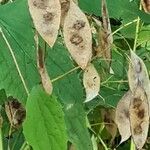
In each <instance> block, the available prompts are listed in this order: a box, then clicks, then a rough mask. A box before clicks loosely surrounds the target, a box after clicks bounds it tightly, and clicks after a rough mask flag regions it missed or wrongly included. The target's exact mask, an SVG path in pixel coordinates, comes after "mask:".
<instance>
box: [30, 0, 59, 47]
mask: <svg viewBox="0 0 150 150" xmlns="http://www.w3.org/2000/svg"><path fill="white" fill-rule="evenodd" d="M28 5H29V10H30V14H31V16H32V19H33V22H34V25H35V28H36V29H37V31H38V32H39V34H40V35H41V36H42V37H43V39H44V40H45V41H46V42H47V43H48V44H49V46H51V47H53V45H54V43H55V41H56V39H57V34H58V30H59V26H60V18H61V6H60V2H59V0H28Z"/></svg>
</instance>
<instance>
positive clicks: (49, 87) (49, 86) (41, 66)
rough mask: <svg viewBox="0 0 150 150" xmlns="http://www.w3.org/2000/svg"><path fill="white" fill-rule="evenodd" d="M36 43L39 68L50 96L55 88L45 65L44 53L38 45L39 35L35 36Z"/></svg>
mask: <svg viewBox="0 0 150 150" xmlns="http://www.w3.org/2000/svg"><path fill="white" fill-rule="evenodd" d="M35 42H36V48H37V66H38V71H39V74H40V76H41V81H42V85H43V87H44V89H45V91H46V92H47V93H48V94H52V91H53V86H52V83H51V80H50V77H49V75H48V73H47V70H46V67H45V64H44V52H43V50H42V49H41V48H40V46H39V44H38V35H37V34H35Z"/></svg>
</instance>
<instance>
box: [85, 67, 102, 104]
mask: <svg viewBox="0 0 150 150" xmlns="http://www.w3.org/2000/svg"><path fill="white" fill-rule="evenodd" d="M83 85H84V88H85V91H86V100H85V102H89V101H91V100H92V99H93V98H95V97H96V96H97V95H98V92H99V90H100V76H99V74H98V72H97V70H96V69H95V67H94V65H92V64H89V65H88V66H87V68H86V69H85V70H84V73H83Z"/></svg>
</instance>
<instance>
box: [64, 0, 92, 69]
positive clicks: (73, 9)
mask: <svg viewBox="0 0 150 150" xmlns="http://www.w3.org/2000/svg"><path fill="white" fill-rule="evenodd" d="M63 31H64V40H65V43H66V46H67V48H68V51H69V52H70V54H71V56H72V58H73V59H74V60H75V61H76V63H77V64H78V65H79V66H80V67H81V68H82V69H85V68H86V66H87V64H88V62H90V60H91V57H92V34H91V29H90V25H89V22H88V20H87V18H86V16H85V14H84V13H83V12H82V11H81V10H80V8H79V7H78V6H77V5H76V4H75V3H74V2H73V1H70V9H69V11H68V13H67V16H66V18H65V21H64V30H63Z"/></svg>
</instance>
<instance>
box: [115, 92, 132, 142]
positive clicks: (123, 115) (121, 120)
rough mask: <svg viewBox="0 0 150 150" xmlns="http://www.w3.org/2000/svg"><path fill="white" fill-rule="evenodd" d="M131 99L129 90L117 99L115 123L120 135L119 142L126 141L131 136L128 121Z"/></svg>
mask: <svg viewBox="0 0 150 150" xmlns="http://www.w3.org/2000/svg"><path fill="white" fill-rule="evenodd" d="M132 99H133V96H132V93H131V91H128V92H127V93H126V94H125V95H124V96H123V97H122V98H121V100H120V101H119V103H118V105H117V108H116V119H115V120H116V124H117V126H118V129H119V133H120V135H121V142H120V143H122V142H124V141H126V140H127V139H128V138H129V137H130V136H131V131H130V121H129V106H130V101H131V100H132Z"/></svg>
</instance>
